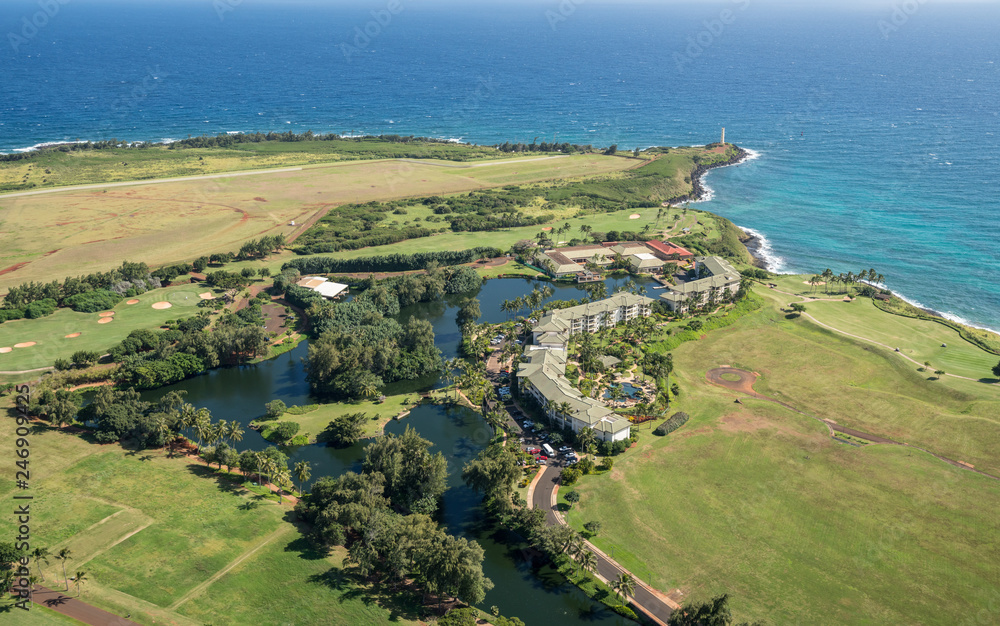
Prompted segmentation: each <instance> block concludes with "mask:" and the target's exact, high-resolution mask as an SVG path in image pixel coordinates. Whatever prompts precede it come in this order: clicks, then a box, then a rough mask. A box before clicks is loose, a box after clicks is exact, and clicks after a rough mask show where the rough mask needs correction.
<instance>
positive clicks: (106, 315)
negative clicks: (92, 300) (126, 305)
mask: <svg viewBox="0 0 1000 626" xmlns="http://www.w3.org/2000/svg"><path fill="white" fill-rule="evenodd" d="M97 315H98V317H114V315H115V312H114V311H105V312H103V313H98V314H97Z"/></svg>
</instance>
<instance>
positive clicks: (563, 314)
mask: <svg viewBox="0 0 1000 626" xmlns="http://www.w3.org/2000/svg"><path fill="white" fill-rule="evenodd" d="M653 302H655V300H653V299H652V298H647V297H645V296H637V295H635V294H631V293H616V294H615V295H613V296H611V297H610V298H605V299H604V300H600V301H599V302H588V303H587V304H580V305H577V306H574V307H570V308H568V309H559V310H556V311H551V312H549V313H547V314H546V315H545V316H544V317H542V319H540V320H538V324H537V325H536V326H535V327H534V328H533V329H531V334H532V340H533V342H534V344H535V345H536V346H543V347H547V348H555V347H560V348H565V347H566V344H568V343H569V338H570V337H571V336H573V335H575V334H577V333H582V332H587V333H596V332H597V331H599V330H601V329H602V328H611V327H612V326H616V325H618V324H620V323H621V322H628V321H631V320H634V319H637V318H640V317H649V315H650V313H652V310H653V309H652V306H653Z"/></svg>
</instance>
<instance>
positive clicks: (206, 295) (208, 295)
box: [198, 291, 215, 300]
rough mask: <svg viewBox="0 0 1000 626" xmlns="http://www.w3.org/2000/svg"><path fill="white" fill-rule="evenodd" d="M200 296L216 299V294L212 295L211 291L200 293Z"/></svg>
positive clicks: (204, 298)
mask: <svg viewBox="0 0 1000 626" xmlns="http://www.w3.org/2000/svg"><path fill="white" fill-rule="evenodd" d="M198 297H199V298H201V299H202V300H215V296H213V295H212V292H211V291H206V292H205V293H199V294H198Z"/></svg>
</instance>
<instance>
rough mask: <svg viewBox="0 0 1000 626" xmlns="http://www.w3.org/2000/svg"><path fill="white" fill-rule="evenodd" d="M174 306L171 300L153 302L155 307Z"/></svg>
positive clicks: (166, 307) (165, 307) (167, 307)
mask: <svg viewBox="0 0 1000 626" xmlns="http://www.w3.org/2000/svg"><path fill="white" fill-rule="evenodd" d="M172 306H174V305H172V304H170V303H169V302H156V303H154V304H153V308H154V309H169V308H170V307H172Z"/></svg>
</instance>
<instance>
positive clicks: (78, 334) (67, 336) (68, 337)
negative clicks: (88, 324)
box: [65, 333, 83, 339]
mask: <svg viewBox="0 0 1000 626" xmlns="http://www.w3.org/2000/svg"><path fill="white" fill-rule="evenodd" d="M82 334H83V333H72V334H69V335H66V337H65V338H66V339H76V338H77V337H79V336H80V335H82Z"/></svg>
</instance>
